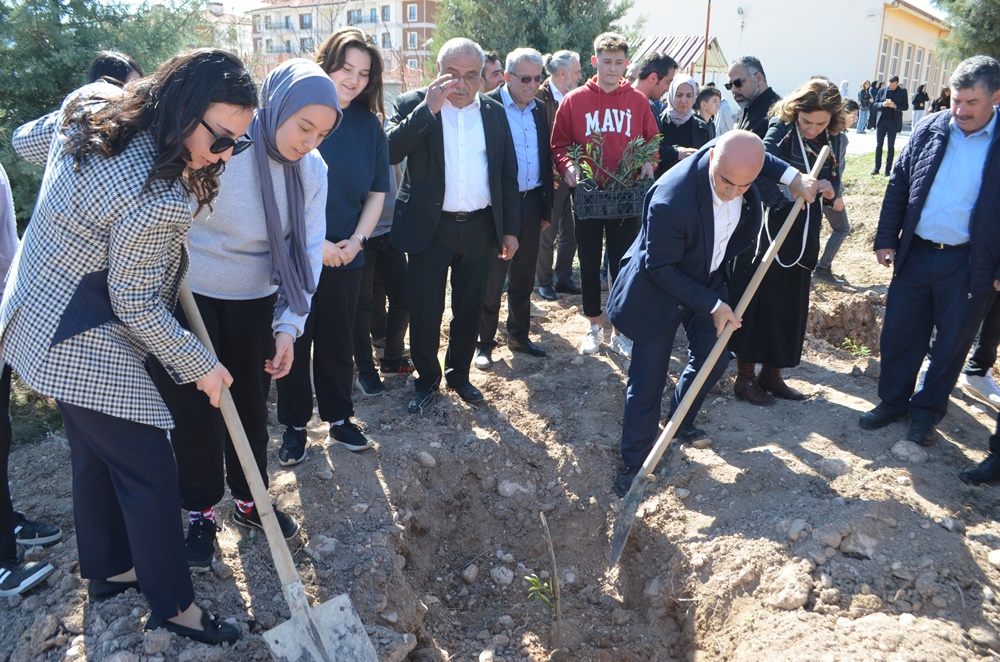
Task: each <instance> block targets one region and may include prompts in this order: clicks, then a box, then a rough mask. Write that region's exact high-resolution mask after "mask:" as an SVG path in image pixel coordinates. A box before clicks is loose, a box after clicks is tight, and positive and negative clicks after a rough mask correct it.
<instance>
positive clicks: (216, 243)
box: [188, 145, 327, 338]
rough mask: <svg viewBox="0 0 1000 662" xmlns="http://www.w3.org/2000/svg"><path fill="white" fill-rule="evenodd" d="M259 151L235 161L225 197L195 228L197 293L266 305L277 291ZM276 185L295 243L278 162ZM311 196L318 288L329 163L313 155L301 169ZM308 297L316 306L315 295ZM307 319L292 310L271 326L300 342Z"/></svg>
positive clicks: (310, 240)
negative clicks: (327, 165) (265, 213)
mask: <svg viewBox="0 0 1000 662" xmlns="http://www.w3.org/2000/svg"><path fill="white" fill-rule="evenodd" d="M255 149H257V146H256V145H253V146H252V147H250V149H248V150H247V151H246V152H243V153H242V154H239V155H237V156H234V157H233V158H232V159H230V160H229V163H227V164H226V170H225V172H224V173H223V174H222V176H221V177H220V178H219V197H218V198H217V199H216V201H215V202H214V203H213V204H212V208H213V210H212V212H211V213H209V212H208V211H207V210H203V211H202V213H201V214H199V215H198V216H197V217H196V218H195V221H194V223H192V224H191V232H190V235H189V236H190V239H191V245H190V253H191V267H190V270H189V271H188V282H189V283H190V284H191V290H192V291H193V292H197V293H198V294H201V295H203V296H207V297H212V298H213V299H260V298H263V297H266V296H269V295H271V294H273V293H274V292H275V291H277V289H278V288H277V286H275V285H272V284H271V255H270V246H269V245H268V241H267V222H266V221H265V219H264V202H263V199H262V198H261V193H260V173H258V172H257V158H256V156H255V155H254V150H255ZM268 162H269V163H270V165H271V181H272V182H273V184H274V192H275V196H276V197H277V199H278V211H279V212H280V213H281V227H282V231H283V232H284V235H285V240H286V242H288V243H289V245H290V241H291V224H290V223H289V221H288V201H287V199H286V197H285V173H284V166H283V165H281V164H280V163H276V162H274V161H273V160H269V161H268ZM299 168H300V171H301V176H302V186H303V188H304V193H305V214H306V219H305V221H306V234H307V235H308V236H307V237H306V246H307V248H308V250H309V258H310V262H311V264H312V272H313V282H314V283H318V282H319V275H320V272H321V271H322V270H323V240H324V239H325V237H326V191H327V179H326V171H327V168H326V163H325V162H324V161H323V157H321V156H320V155H319V152H318V151H316V150H313V151H311V152H309V153H308V154H306V155H305V157H303V159H302V161H301V163H300V165H299ZM305 294H306V301H307V302H311V300H312V295H311V294H308V293H305ZM307 316H308V314H306V315H298V314H296V313H293V312H292V311H291V310H286V311H285V312H284V313H283V314H282V315H281V317H280V318H278V319H275V320H274V322H273V323H272V324H271V328H272V329H273V330H274V333H276V334H277V333H278V332H279V331H284V332H286V333H289V334H291V335H292V337H294V338H298V337H299V336H300V335H302V331H303V329H304V328H305V323H306V317H307Z"/></svg>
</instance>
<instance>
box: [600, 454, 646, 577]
mask: <svg viewBox="0 0 1000 662" xmlns="http://www.w3.org/2000/svg"><path fill="white" fill-rule="evenodd" d="M648 482H649V474H642V473H639V474H636V477H635V478H634V479H633V480H632V486H631V487H630V488H629V490H628V494H626V495H625V498H624V499H622V509H621V512H619V513H618V517H617V518H615V528H614V530H613V532H612V535H611V562H610V563H608V570H611V569H612V568H614V567H615V564H616V563H618V559H619V558H620V557H621V555H622V550H624V549H625V542H626V541H627V540H628V534H629V533H631V532H632V524H633V523H634V522H635V515H636V513H637V512H639V504H641V503H642V493H643V492H645V491H646V484H647V483H648Z"/></svg>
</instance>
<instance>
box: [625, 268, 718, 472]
mask: <svg viewBox="0 0 1000 662" xmlns="http://www.w3.org/2000/svg"><path fill="white" fill-rule="evenodd" d="M713 289H715V290H716V291H719V285H718V283H717V286H716V287H715V288H713ZM721 291H722V292H724V291H725V286H724V285H723V286H721ZM680 324H683V325H684V331H685V332H686V333H687V337H688V364H687V367H686V368H685V369H684V372H683V373H682V374H681V378H680V379H679V380H677V387H676V388H675V389H674V393H673V396H672V397H671V399H670V413H671V415H673V412H675V411H676V410H677V406H678V405H679V404H680V402H681V400H682V399H683V398H684V394H685V393H687V391H688V389H689V388H690V387H691V383H692V382H693V381H694V377H695V375H696V374H697V372H698V370H700V369H701V368H702V366H703V365H704V364H705V359H706V358H707V357H708V355H709V354H710V353H711V352H712V347H713V346H715V340H716V337H715V325H714V324H713V323H712V316H711V315H699V314H697V313H696V312H694V311H693V310H690V309H687V308H685V310H684V312H683V313H682V314H681V316H680V317H679V318H677V321H676V322H675V323H673V324H671V325H669V326H667V327H666V328H664V329H663V332H662V333H661V334H660V335H659V336H658V337H657V338H655V339H654V340H652V341H650V342H645V343H639V342H636V343H635V344H634V345H633V347H632V362H631V364H630V365H629V369H628V389H627V391H626V393H625V413H624V414H623V415H622V460H624V462H625V466H628V467H640V466H642V463H643V462H645V460H646V456H647V455H648V454H649V451H650V450H652V448H653V445H654V444H655V443H656V440H657V438H658V437H659V436H660V405H661V401H662V399H663V387H664V386H665V385H666V381H667V369H668V368H669V367H670V350H671V348H672V347H673V344H674V335H675V334H676V333H677V327H678V326H679V325H680ZM728 365H729V353H728V352H723V353H722V356H720V357H719V360H718V361H717V362H716V364H715V366H713V367H712V369H711V370H712V371H711V373H710V374H709V376H708V379H707V380H706V381H705V383H704V385H703V386H702V387H701V389H700V390H699V391H698V397H697V399H696V400H695V401H694V404H692V405H691V408H690V409H689V410H688V412H687V414H686V415H685V416H684V420H683V422H682V424H693V423H694V419H695V416H697V415H698V410H699V409H700V408H701V404H702V403H703V402H704V401H705V396H706V395H707V394H708V390H709V389H710V388H712V387H713V386H714V385H715V384H716V383H717V382H718V381H719V379H720V378H721V377H722V375H723V373H725V372H726V367H727V366H728Z"/></svg>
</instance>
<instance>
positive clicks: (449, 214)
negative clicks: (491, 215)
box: [441, 207, 490, 223]
mask: <svg viewBox="0 0 1000 662" xmlns="http://www.w3.org/2000/svg"><path fill="white" fill-rule="evenodd" d="M489 210H490V208H489V207H483V208H482V209H477V210H475V211H443V212H441V218H444V219H447V220H449V221H457V222H458V223H464V222H465V221H471V220H472V219H474V218H477V217H479V216H482V215H483V214H485V213H486V212H488V211H489Z"/></svg>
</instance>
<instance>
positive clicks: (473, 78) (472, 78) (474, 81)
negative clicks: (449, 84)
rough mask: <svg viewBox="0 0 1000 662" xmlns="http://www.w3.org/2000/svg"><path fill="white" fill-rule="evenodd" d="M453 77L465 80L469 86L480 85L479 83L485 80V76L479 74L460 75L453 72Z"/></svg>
mask: <svg viewBox="0 0 1000 662" xmlns="http://www.w3.org/2000/svg"><path fill="white" fill-rule="evenodd" d="M451 77H452V78H453V79H454V80H456V81H458V80H460V81H464V82H465V84H466V85H468V86H469V87H479V84H480V83H482V82H483V77H482V76H480V75H479V74H469V75H467V76H459V75H458V74H452V75H451Z"/></svg>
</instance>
